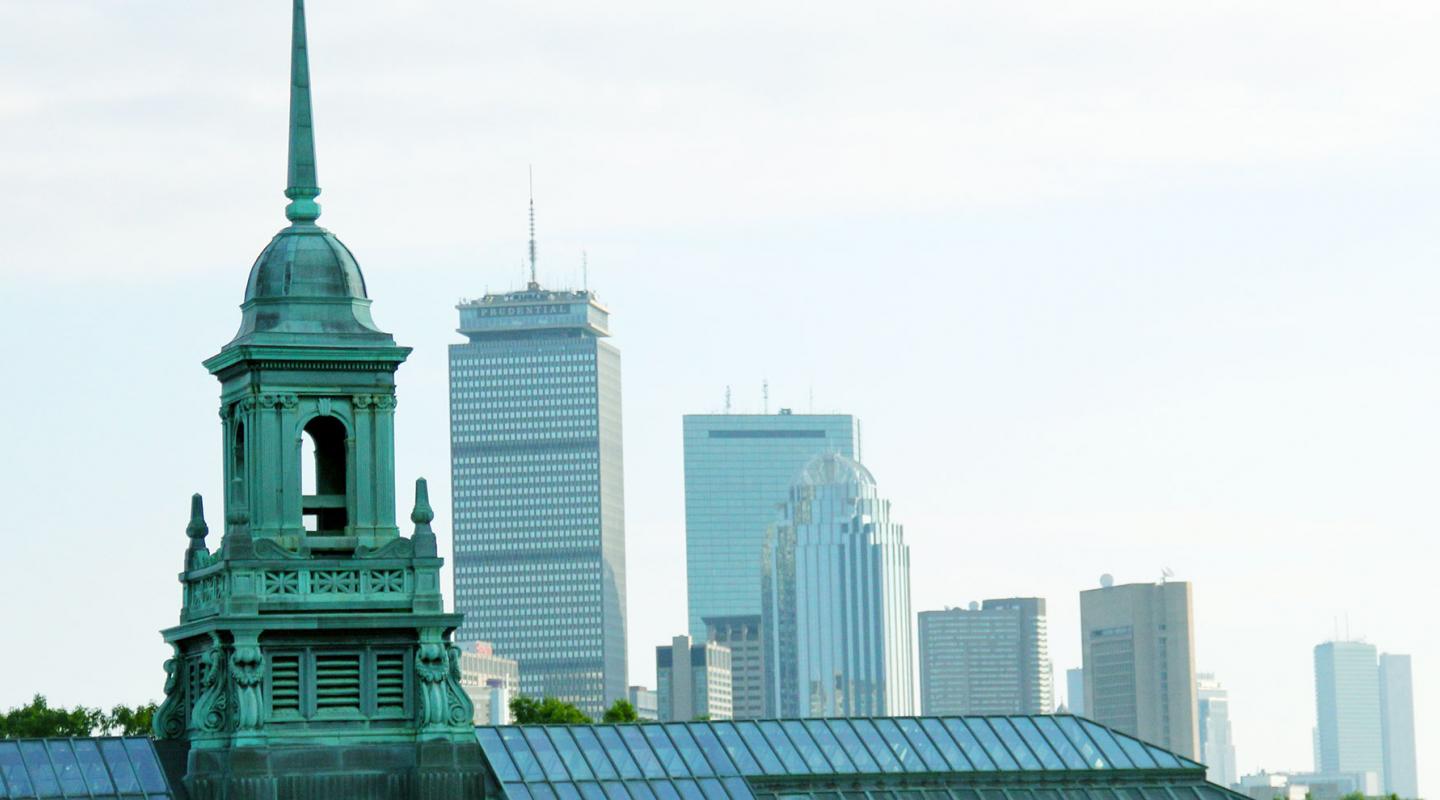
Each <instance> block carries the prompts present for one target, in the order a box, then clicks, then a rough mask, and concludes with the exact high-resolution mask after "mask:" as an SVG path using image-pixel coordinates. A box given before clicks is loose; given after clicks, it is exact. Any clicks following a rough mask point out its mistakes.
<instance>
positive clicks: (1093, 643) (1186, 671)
mask: <svg viewBox="0 0 1440 800" xmlns="http://www.w3.org/2000/svg"><path fill="white" fill-rule="evenodd" d="M1192 619H1193V615H1192V612H1191V595H1190V584H1189V583H1185V582H1183V581H1182V582H1175V581H1171V582H1162V583H1158V584H1151V583H1131V584H1125V585H1122V586H1114V585H1112V581H1111V579H1110V576H1108V575H1106V576H1105V577H1104V578H1102V579H1101V588H1099V589H1090V590H1088V591H1083V592H1081V593H1080V626H1081V637H1082V638H1081V652H1082V654H1083V656H1084V661H1083V663H1084V670H1085V711H1086V716H1087V717H1089V718H1090V719H1093V720H1095V721H1096V722H1099V723H1100V724H1102V725H1109V726H1110V727H1112V728H1115V729H1117V730H1120V731H1123V732H1125V733H1128V734H1130V735H1132V736H1138V737H1139V738H1141V739H1144V740H1145V741H1147V742H1153V743H1155V744H1158V745H1160V746H1161V747H1165V748H1168V749H1170V750H1173V751H1174V752H1176V753H1179V754H1181V755H1183V756H1186V757H1188V758H1199V757H1200V752H1199V750H1200V748H1199V742H1198V739H1199V730H1198V726H1197V724H1196V719H1195V717H1196V706H1197V698H1196V696H1195V636H1194V626H1193V623H1192Z"/></svg>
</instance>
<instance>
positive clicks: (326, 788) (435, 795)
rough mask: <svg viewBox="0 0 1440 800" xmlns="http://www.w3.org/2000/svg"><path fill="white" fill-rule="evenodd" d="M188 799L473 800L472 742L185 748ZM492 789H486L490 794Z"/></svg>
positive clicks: (480, 764) (478, 766) (482, 777)
mask: <svg viewBox="0 0 1440 800" xmlns="http://www.w3.org/2000/svg"><path fill="white" fill-rule="evenodd" d="M186 762H187V763H186V770H185V777H184V779H183V783H184V786H185V789H186V791H187V792H188V794H189V796H190V800H331V798H344V799H345V800H461V798H464V800H481V798H484V797H485V795H486V782H487V781H486V775H487V770H486V768H485V763H484V758H483V756H482V755H481V752H480V745H479V743H478V742H445V741H437V742H420V743H418V744H416V743H412V744H337V745H306V746H285V747H280V746H277V747H265V746H262V747H238V748H234V749H229V750H195V749H192V750H191V751H190V753H189V756H188V758H187V759H186ZM493 793H494V792H492V794H493Z"/></svg>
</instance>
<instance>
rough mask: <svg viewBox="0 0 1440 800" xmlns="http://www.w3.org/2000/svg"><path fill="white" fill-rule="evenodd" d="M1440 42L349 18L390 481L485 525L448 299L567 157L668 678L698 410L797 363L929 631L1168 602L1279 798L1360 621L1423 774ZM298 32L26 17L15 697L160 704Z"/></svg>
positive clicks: (4, 662)
mask: <svg viewBox="0 0 1440 800" xmlns="http://www.w3.org/2000/svg"><path fill="white" fill-rule="evenodd" d="M1437 32H1440V5H1437V4H1435V3H1433V2H1387V3H1383V4H1378V3H1334V2H1270V3H1255V2H1243V3H1242V2H1221V1H1217V0H1207V2H1203V3H1184V2H1167V3H1155V2H1141V0H1133V1H1128V2H1119V1H1117V2H1104V1H1103V0H1100V1H1096V2H1087V3H1069V2H1057V3H1043V2H1037V3H1013V2H953V0H950V1H949V2H939V1H938V0H937V1H935V2H929V1H928V0H911V2H908V3H903V4H896V3H891V4H879V3H876V4H861V3H854V2H835V1H834V0H831V1H830V2H824V3H821V2H789V3H775V2H752V1H751V0H737V2H732V3H727V4H726V5H725V6H723V8H722V7H720V6H706V7H703V8H702V7H701V6H697V5H694V4H684V3H674V2H658V0H655V1H652V0H643V1H641V0H622V2H618V3H607V4H598V3H579V2H569V3H559V2H557V3H533V2H532V3H521V2H483V3H482V2H458V1H457V0H448V1H446V0H425V1H424V2H420V1H417V0H405V1H404V2H402V1H401V0H388V1H382V0H345V2H341V1H340V0H312V2H311V3H310V45H311V52H312V74H313V80H314V86H315V97H316V126H317V141H318V146H319V174H320V181H321V185H322V186H323V187H324V194H323V195H322V196H321V198H320V201H321V203H322V205H323V206H324V209H325V211H324V216H323V218H322V219H321V223H322V224H324V225H326V226H327V227H329V228H330V229H331V230H333V231H335V232H336V233H337V234H338V235H339V236H340V237H341V238H342V239H343V240H344V241H345V242H346V243H347V244H348V245H349V246H350V247H351V249H352V250H354V252H355V253H356V255H357V257H358V258H359V260H360V263H361V265H362V267H363V268H364V270H365V276H366V278H367V281H368V284H369V288H370V293H371V296H372V297H373V298H375V307H374V311H375V317H376V319H377V321H378V322H379V323H380V324H381V325H382V326H383V327H384V328H385V329H386V330H389V331H391V332H393V333H394V334H395V337H396V339H397V340H398V341H400V342H401V343H402V344H406V345H410V346H413V347H415V352H414V354H413V356H412V357H411V359H410V361H409V362H408V363H407V364H406V365H405V366H404V367H403V368H402V369H401V371H400V373H399V376H398V377H399V387H400V388H399V393H400V406H399V412H398V413H399V419H398V438H399V441H398V443H397V449H398V472H399V476H400V481H401V484H402V490H401V491H402V496H405V497H407V498H408V495H409V490H408V483H409V481H410V480H411V479H412V478H414V477H415V476H417V475H424V476H427V477H429V478H430V480H431V486H432V492H433V495H432V498H433V499H434V500H435V506H436V510H437V512H438V519H437V521H436V527H437V529H438V530H440V531H442V532H448V529H449V513H448V507H449V492H448V445H447V408H446V403H447V393H446V367H445V361H446V354H445V346H446V344H447V343H450V342H455V341H457V340H458V339H459V337H458V336H457V335H456V334H455V333H454V328H455V327H456V324H457V319H456V312H455V311H454V309H453V305H454V303H455V301H456V300H457V299H458V298H460V297H462V296H474V295H479V294H481V293H483V292H484V291H486V290H487V289H492V290H494V289H507V288H513V287H514V286H516V285H517V284H518V282H519V281H520V276H521V271H520V259H521V257H522V254H523V253H524V248H525V241H524V240H525V192H526V165H527V164H529V163H534V165H535V186H536V195H537V197H536V202H537V206H538V209H539V231H540V273H541V279H542V281H543V282H545V283H547V284H549V285H562V284H567V283H575V282H578V279H579V273H580V253H581V250H582V249H585V250H588V252H589V262H590V271H589V274H590V285H591V286H592V288H595V289H596V290H598V291H599V293H600V294H601V297H602V299H603V300H604V301H605V302H606V303H607V304H608V305H609V306H610V308H611V309H612V311H613V314H614V317H613V323H614V330H615V333H616V337H615V339H614V341H615V343H616V344H617V345H618V346H619V347H620V348H621V349H622V351H623V353H624V391H625V400H624V402H625V448H626V449H625V461H626V476H625V477H626V495H627V501H628V503H627V508H626V512H627V529H628V530H627V537H628V542H627V544H628V559H629V561H628V563H629V567H630V569H629V574H630V583H629V598H630V648H629V649H630V676H631V681H632V682H634V683H643V684H653V680H654V655H653V653H654V650H653V648H654V646H655V645H657V644H660V643H662V642H664V641H667V640H668V638H669V637H670V636H671V635H672V634H675V633H679V632H681V631H683V630H684V627H685V607H684V604H683V603H682V602H679V598H680V597H682V596H683V593H684V586H685V583H684V574H683V570H682V569H681V567H680V566H679V565H681V564H683V563H684V558H683V554H684V508H683V497H682V472H681V440H680V430H681V428H680V417H681V415H682V414H684V413H687V412H704V411H713V410H717V409H718V408H719V407H720V406H721V404H722V403H723V397H724V392H725V387H726V385H731V386H733V387H734V392H735V398H736V405H737V407H738V408H739V409H742V410H758V408H759V405H760V386H761V381H762V380H763V379H765V378H768V379H769V381H770V385H771V398H772V401H771V404H772V408H775V407H779V406H793V407H795V408H796V409H797V411H798V410H803V409H807V408H809V407H810V403H811V399H810V398H811V393H812V391H813V398H814V400H813V402H814V408H815V409H816V410H837V411H846V412H850V413H854V414H856V415H858V416H860V417H861V419H862V420H863V424H864V431H865V454H866V461H867V463H868V466H870V467H871V469H872V470H873V471H874V473H875V475H876V477H877V479H878V480H879V483H880V488H881V491H882V492H883V493H884V494H886V495H887V496H889V497H890V498H891V499H892V500H893V502H894V512H895V515H896V517H897V518H898V519H899V521H901V522H902V523H904V525H905V528H906V539H907V541H908V543H909V545H910V548H911V555H912V570H913V572H912V576H911V579H912V585H913V592H914V598H913V603H914V607H915V609H916V610H923V609H928V608H938V607H941V606H944V605H959V604H963V603H965V602H968V601H970V600H978V599H983V598H986V597H997V596H1008V595H1016V594H1024V595H1031V594H1033V595H1040V596H1043V597H1046V598H1047V599H1048V600H1049V601H1050V609H1051V618H1050V632H1051V642H1050V646H1051V652H1052V654H1053V656H1054V659H1055V663H1056V667H1057V670H1063V669H1064V668H1066V667H1070V666H1074V665H1076V664H1078V661H1079V634H1078V622H1079V621H1078V596H1077V593H1078V592H1079V591H1080V590H1081V589H1084V588H1089V587H1091V586H1095V585H1097V578H1098V576H1099V575H1100V574H1101V573H1102V572H1111V573H1114V574H1115V575H1116V577H1117V579H1118V580H1120V581H1122V582H1124V581H1132V580H1135V581H1140V580H1153V579H1156V578H1158V577H1159V575H1160V572H1161V570H1162V568H1165V567H1169V568H1171V569H1173V570H1174V571H1175V572H1176V574H1177V577H1178V579H1183V580H1190V581H1193V582H1194V585H1195V603H1196V608H1195V619H1196V624H1197V631H1196V644H1197V652H1198V658H1197V664H1198V666H1199V668H1200V669H1202V670H1207V671H1214V672H1216V673H1217V674H1218V676H1219V678H1220V679H1221V680H1222V681H1223V682H1224V683H1225V684H1226V685H1227V686H1228V687H1229V689H1230V691H1231V703H1232V716H1233V719H1234V725H1235V739H1236V746H1237V748H1238V752H1239V762H1240V766H1241V769H1242V771H1245V772H1249V771H1252V770H1253V769H1255V768H1256V767H1259V766H1265V767H1267V768H1270V769H1307V768H1309V766H1310V764H1311V726H1312V725H1313V723H1314V714H1315V711H1314V684H1313V675H1312V648H1313V646H1314V645H1315V644H1316V643H1318V642H1320V641H1322V640H1324V639H1326V638H1328V637H1330V636H1332V635H1333V634H1334V633H1335V632H1336V630H1337V629H1338V630H1339V631H1340V632H1341V634H1343V633H1344V632H1345V630H1346V629H1347V626H1348V630H1349V631H1350V632H1351V634H1353V635H1355V636H1364V637H1365V638H1366V639H1368V640H1369V641H1371V642H1374V643H1375V644H1376V645H1378V646H1379V647H1380V649H1381V650H1382V651H1389V652H1399V653H1411V654H1413V655H1414V657H1415V673H1416V678H1417V681H1418V682H1417V684H1416V686H1415V693H1416V704H1417V708H1416V712H1417V714H1416V716H1417V720H1418V724H1419V736H1420V738H1419V752H1420V761H1421V764H1420V768H1421V781H1422V788H1423V786H1425V785H1428V786H1431V787H1433V786H1435V782H1434V781H1435V780H1440V777H1437V776H1440V773H1437V769H1440V762H1437V760H1436V759H1435V758H1434V757H1433V754H1435V753H1437V752H1440V684H1437V682H1436V680H1435V679H1434V677H1433V676H1435V675H1436V674H1437V665H1440V636H1437V635H1436V633H1435V627H1434V608H1435V606H1436V604H1437V601H1440V591H1437V589H1436V588H1435V584H1434V583H1433V574H1434V567H1435V566H1436V560H1437V556H1436V552H1437V548H1436V546H1435V543H1434V540H1435V534H1436V528H1437V526H1436V521H1435V515H1436V503H1435V498H1436V490H1435V486H1436V482H1437V478H1440V458H1437V453H1440V425H1437V423H1436V413H1435V412H1436V409H1437V407H1440V313H1437V304H1436V299H1437V295H1440V278H1437V277H1436V276H1437V274H1440V234H1437V230H1440V229H1437V226H1436V224H1435V222H1436V220H1437V219H1440V199H1437V198H1440V80H1437V78H1436V76H1437V75H1440V48H1436V47H1435V41H1436V38H1437ZM288 35H289V3H286V2H283V0H265V2H218V1H216V0H211V1H205V0H200V1H197V0H144V2H126V3H118V2H113V1H111V0H88V1H86V2H82V1H80V0H0V335H3V337H4V341H6V342H7V343H8V347H7V349H6V358H5V362H4V367H3V369H4V374H5V375H7V376H8V377H7V378H6V379H5V380H4V383H5V389H4V390H3V391H0V443H3V444H0V448H3V450H0V454H3V458H0V509H3V522H0V525H3V532H0V610H3V611H0V613H3V614H4V615H5V616H4V623H3V625H0V642H3V643H4V644H3V646H0V707H8V706H10V705H14V704H16V703H19V702H21V701H23V700H25V699H26V698H27V697H28V696H29V694H31V693H32V692H37V691H38V692H44V693H46V694H48V695H50V696H51V697H52V699H54V700H57V701H60V702H64V703H76V702H82V703H87V704H105V705H109V704H112V703H115V702H120V701H129V702H140V701H143V700H147V699H152V698H156V697H158V696H159V694H160V689H161V685H162V683H163V678H164V673H163V672H162V670H161V667H160V665H161V662H162V660H163V659H164V658H165V656H166V652H167V650H166V648H165V647H164V646H163V645H162V642H161V639H160V637H159V635H158V633H157V632H156V631H157V629H159V628H160V627H162V626H165V625H169V624H172V623H173V622H174V621H175V619H176V617H177V614H178V606H179V599H180V592H179V586H178V584H177V583H176V582H175V575H176V573H177V572H178V570H179V568H180V566H181V562H182V554H183V550H184V547H185V541H186V540H185V535H184V527H185V522H186V515H187V510H188V497H189V494H190V493H191V492H193V491H201V492H204V493H205V495H206V497H207V499H209V501H210V506H209V514H210V522H211V525H212V528H214V529H216V530H217V531H218V529H219V527H220V526H219V522H220V513H221V512H220V508H219V503H218V498H219V483H220V463H219V434H220V428H219V425H218V420H217V417H216V411H217V408H218V384H217V383H216V381H215V380H214V379H213V378H211V377H210V376H209V375H207V374H206V373H205V370H204V369H203V368H202V367H201V366H200V361H201V360H202V359H204V358H206V357H208V356H210V355H212V354H213V353H215V352H216V351H217V350H218V349H219V348H220V346H221V345H223V344H224V343H225V342H226V341H228V340H229V338H230V337H231V336H232V335H233V333H234V330H235V328H236V326H237V325H238V322H239V312H238V310H237V305H238V303H239V302H240V300H241V297H242V294H243V290H244V283H245V277H246V274H247V271H248V269H249V266H250V263H251V261H252V260H253V259H254V257H255V255H256V254H257V253H258V252H259V251H260V249H261V248H262V247H263V246H264V244H265V243H266V241H268V239H269V237H270V236H271V235H272V234H273V233H274V232H275V231H276V230H277V229H279V228H280V227H281V226H282V225H283V223H284V218H283V216H282V208H283V205H284V198H283V197H282V196H281V190H282V189H283V184H284V177H285V171H284V156H285V138H284V136H285V117H286V108H287V94H286V90H287V82H288V63H287V58H288V55H287V52H288ZM405 506H406V507H407V508H408V500H407V501H406V502H405ZM212 536H213V535H212ZM214 538H215V539H218V537H214ZM442 539H443V537H442ZM212 544H213V542H212ZM447 549H448V548H447ZM446 589H447V592H448V589H449V583H448V579H447V582H446ZM1347 620H1348V622H1347ZM1062 691H1063V681H1062Z"/></svg>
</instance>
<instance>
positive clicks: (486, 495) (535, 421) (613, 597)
mask: <svg viewBox="0 0 1440 800" xmlns="http://www.w3.org/2000/svg"><path fill="white" fill-rule="evenodd" d="M459 310H460V332H461V333H462V334H464V335H465V336H466V337H467V338H468V339H469V341H468V342H466V343H464V344H455V345H451V346H450V454H451V459H450V460H451V481H452V485H451V488H452V503H453V513H454V526H455V551H454V563H455V587H454V591H455V594H454V596H455V609H456V610H457V611H459V612H461V613H463V614H464V615H465V621H464V624H463V626H462V627H461V629H460V631H459V633H457V634H456V639H457V640H461V641H469V640H485V641H490V642H493V643H494V645H495V652H496V653H497V654H499V655H502V656H504V657H506V658H513V659H515V660H516V661H518V662H519V663H520V690H521V692H522V693H524V694H527V695H533V696H552V697H559V698H561V699H564V700H567V701H569V702H573V703H575V704H577V705H578V706H580V708H581V709H583V710H584V711H585V712H586V713H588V714H591V715H599V714H600V713H601V712H602V711H603V709H604V707H605V706H606V705H608V704H609V702H611V701H613V700H616V699H619V698H623V697H624V696H625V687H626V664H625V517H624V487H623V482H622V477H621V474H622V470H623V460H622V452H621V430H620V353H619V351H618V350H616V349H615V348H614V347H613V346H612V345H610V344H609V343H607V342H605V341H603V338H604V337H606V336H608V335H609V330H608V325H609V312H608V311H606V309H605V308H604V307H603V306H601V305H600V304H599V302H598V301H597V300H596V299H595V296H594V294H593V293H591V292H574V291H547V290H542V289H539V288H535V287H532V289H530V290H526V291H519V292H510V293H506V294H495V295H486V296H485V297H484V298H482V299H481V300H477V301H473V302H468V303H463V304H461V305H460V306H459Z"/></svg>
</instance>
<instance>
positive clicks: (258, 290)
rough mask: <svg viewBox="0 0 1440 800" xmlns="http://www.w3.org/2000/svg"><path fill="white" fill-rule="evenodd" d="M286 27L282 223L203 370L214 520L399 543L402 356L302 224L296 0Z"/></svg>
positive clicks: (304, 72)
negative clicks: (209, 412) (219, 452)
mask: <svg viewBox="0 0 1440 800" xmlns="http://www.w3.org/2000/svg"><path fill="white" fill-rule="evenodd" d="M291 22H292V26H291V47H290V113H289V148H288V157H287V161H288V164H287V172H286V174H287V182H286V188H285V196H286V197H287V198H289V203H288V205H286V207H285V216H286V217H287V218H288V219H289V220H290V224H289V225H288V226H286V227H285V228H283V229H282V230H280V232H279V233H277V234H275V237H274V238H273V239H271V240H270V243H269V244H268V245H266V247H265V249H264V250H263V251H262V252H261V253H260V257H259V258H257V259H256V260H255V264H254V265H253V266H252V267H251V268H250V277H249V280H248V281H247V282H246V285H245V299H244V302H243V303H242V304H241V306H240V309H241V322H240V330H239V331H238V332H237V333H236V335H235V338H234V339H232V340H231V341H230V342H229V343H228V344H226V345H225V346H224V347H223V348H222V349H221V351H220V353H219V354H217V355H216V356H214V357H213V358H211V359H210V360H209V361H207V362H205V365H206V367H208V368H209V369H210V371H211V372H212V373H214V374H215V376H216V377H218V378H219V379H220V381H221V383H222V387H223V388H222V406H223V410H222V412H221V413H222V417H223V418H224V419H225V425H226V431H225V437H226V444H227V447H226V452H227V453H228V454H229V457H228V458H227V459H226V465H225V466H226V473H225V485H226V487H227V488H228V493H227V497H226V509H227V518H229V517H234V516H235V515H236V514H237V513H238V514H243V516H244V518H245V527H246V528H247V530H248V532H249V533H250V534H252V535H254V536H256V537H261V538H271V539H275V540H277V541H280V542H283V543H284V546H286V547H290V548H301V549H311V550H313V549H316V548H321V547H324V548H327V549H333V548H337V547H343V546H347V545H348V546H351V547H354V546H367V547H375V546H379V545H381V544H383V543H384V542H385V541H386V540H388V539H391V538H394V537H395V536H397V535H398V531H399V529H398V527H397V526H396V524H395V491H394V486H395V475H394V472H393V469H394V465H393V460H392V459H393V453H394V409H395V381H394V373H395V369H396V368H397V367H398V366H399V365H400V363H401V362H403V361H404V360H405V357H406V355H407V354H408V353H409V352H410V351H409V349H408V348H403V347H397V346H396V345H395V340H394V339H393V338H392V337H391V336H390V334H388V333H386V332H384V331H382V330H380V329H379V328H378V327H377V326H376V325H375V323H374V321H373V320H372V319H371V317H370V298H369V297H367V296H366V292H365V278H364V276H363V275H362V274H361V272H360V265H359V264H358V263H357V262H356V261H355V257H354V255H352V254H351V252H350V250H349V249H348V248H347V247H345V245H344V244H342V243H341V242H340V240H339V239H337V238H336V237H335V235H334V234H332V233H331V232H329V231H327V230H325V229H324V228H322V227H320V226H319V225H317V224H315V220H316V219H317V218H318V217H319V216H320V206H319V204H318V203H316V202H315V198H316V197H317V196H318V195H319V194H320V186H319V181H318V180H317V179H316V172H315V162H316V159H315V120H314V112H313V106H312V101H311V94H310V63H309V61H310V59H309V48H308V41H307V35H306V25H305V4H304V2H303V0H293V9H292V18H291ZM317 537H325V538H323V539H322V538H317ZM337 537H338V538H337Z"/></svg>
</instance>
